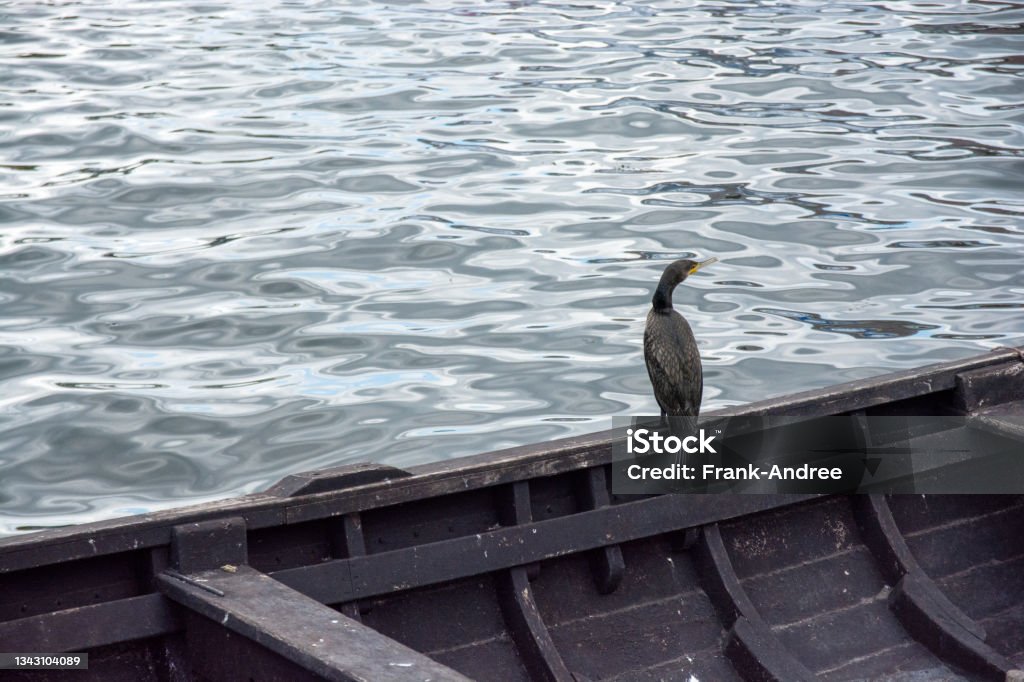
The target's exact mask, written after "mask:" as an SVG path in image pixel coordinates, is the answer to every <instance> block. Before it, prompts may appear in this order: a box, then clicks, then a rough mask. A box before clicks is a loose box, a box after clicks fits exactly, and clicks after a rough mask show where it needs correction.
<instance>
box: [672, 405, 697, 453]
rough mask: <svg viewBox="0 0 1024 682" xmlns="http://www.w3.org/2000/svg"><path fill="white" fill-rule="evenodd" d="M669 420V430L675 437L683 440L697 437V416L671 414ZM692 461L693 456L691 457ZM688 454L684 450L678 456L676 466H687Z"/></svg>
mask: <svg viewBox="0 0 1024 682" xmlns="http://www.w3.org/2000/svg"><path fill="white" fill-rule="evenodd" d="M666 418H667V419H668V430H669V433H671V434H672V435H673V436H675V437H676V438H678V439H679V440H682V439H684V438H686V437H687V436H696V435H697V415H685V414H670V415H667V417H666ZM690 458H691V459H692V458H693V456H690ZM687 463H688V462H687V454H686V453H685V452H683V451H682V450H680V451H679V453H678V454H676V464H687Z"/></svg>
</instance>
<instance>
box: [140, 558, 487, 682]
mask: <svg viewBox="0 0 1024 682" xmlns="http://www.w3.org/2000/svg"><path fill="white" fill-rule="evenodd" d="M185 577H186V578H187V580H182V579H181V578H180V577H178V576H174V575H169V574H168V573H163V574H161V575H160V576H158V578H157V584H158V587H159V589H160V591H161V592H163V593H164V594H165V595H167V596H168V597H169V598H171V599H173V600H174V601H176V602H178V603H179V604H181V605H183V606H185V607H187V608H188V609H190V610H191V611H194V612H195V613H196V614H199V615H201V616H203V617H204V618H206V619H208V621H209V622H208V623H204V625H206V626H209V625H211V624H217V625H218V626H219V627H220V628H222V629H224V630H227V631H228V632H230V633H232V634H234V635H240V636H239V637H234V638H225V639H224V640H222V641H221V642H219V643H218V644H219V647H218V648H217V649H215V650H212V651H207V652H205V654H206V656H205V658H208V659H213V660H207V661H200V662H198V665H199V667H200V668H203V667H206V666H209V668H210V669H211V670H217V669H218V665H219V662H218V660H216V659H221V660H224V661H230V662H231V665H230V668H231V674H232V675H233V676H236V679H246V678H247V676H248V675H249V674H250V673H249V671H245V670H239V669H238V666H239V665H244V662H245V661H247V660H251V661H253V664H254V666H255V665H256V664H259V666H260V667H261V668H264V666H265V665H266V664H265V663H264V662H262V661H261V658H262V657H263V656H265V655H266V653H267V652H269V653H272V654H276V656H277V657H279V658H281V659H284V661H285V662H287V663H289V664H291V665H292V666H295V667H296V668H297V669H298V670H300V671H305V672H307V673H310V674H313V675H317V676H319V677H321V678H323V679H327V680H338V681H345V682H347V681H350V680H351V681H356V680H360V681H365V680H374V681H379V682H398V681H402V682H408V681H409V680H435V681H447V680H451V681H452V682H455V681H460V682H468V679H469V678H467V677H465V676H463V675H461V674H459V673H457V672H455V671H454V670H451V669H450V668H447V667H445V666H443V665H441V664H440V663H437V662H436V661H433V660H432V659H430V658H428V657H426V656H424V655H423V654H420V653H418V652H416V651H413V650H412V649H410V648H408V647H406V646H403V645H401V644H399V643H397V642H395V641H394V640H393V639H389V638H388V637H385V636H384V635H382V634H380V633H379V632H377V631H375V630H372V629H370V628H368V627H366V626H365V625H362V624H360V623H357V622H356V621H354V620H352V619H351V618H346V617H345V616H343V615H342V614H340V613H338V612H337V611H335V610H334V609H331V608H328V607H326V606H324V605H323V604H321V603H319V602H317V601H315V600H313V599H310V598H309V597H306V596H304V595H302V594H300V593H298V592H296V591H295V590H292V589H290V588H288V587H286V586H284V585H282V584H281V583H279V582H278V581H276V580H274V579H273V578H271V577H270V576H268V575H266V574H264V573H261V572H259V571H257V570H255V569H253V568H251V567H249V566H237V567H236V566H232V567H231V568H229V569H224V568H220V569H213V570H208V571H201V572H199V573H196V574H192V575H189V576H185ZM216 592H220V593H222V594H223V596H219V595H218V594H216ZM225 646H228V647H238V648H242V649H244V651H243V652H241V654H240V653H239V652H237V651H229V650H225V649H224V647H225ZM260 649H263V650H266V651H260ZM264 670H265V668H264ZM277 670H280V671H282V672H280V673H279V674H278V675H277V676H278V677H282V678H283V676H285V675H287V674H288V673H287V672H286V671H287V670H288V668H287V667H285V666H278V667H277ZM257 677H259V678H260V679H264V677H263V676H262V675H257Z"/></svg>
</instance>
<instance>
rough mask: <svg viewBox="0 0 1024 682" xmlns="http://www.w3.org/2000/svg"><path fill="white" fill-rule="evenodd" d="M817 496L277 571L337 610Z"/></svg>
mask: <svg viewBox="0 0 1024 682" xmlns="http://www.w3.org/2000/svg"><path fill="white" fill-rule="evenodd" d="M817 497H820V496H819V495H662V496H660V497H652V498H647V499H643V500H637V501H635V502H627V503H623V504H618V505H615V506H612V507H602V508H600V509H595V510H593V511H588V512H581V513H579V514H573V515H571V516H561V517H556V518H553V519H548V520H545V521H537V522H534V523H529V524H524V525H521V526H513V527H502V528H499V529H496V530H493V531H490V532H487V533H479V534H476V535H472V536H467V537H461V538H453V539H451V540H445V541H443V542H433V543H430V544H426V545H417V546H415V547H408V548H404V549H399V550H394V551H391V552H381V553H379V554H371V555H368V556H364V557H353V558H351V559H339V560H335V561H328V562H325V563H322V564H316V565H313V566H303V567H300V568H291V569H286V570H283V571H276V572H274V573H273V574H272V575H273V576H274V577H275V578H276V579H278V580H280V581H281V582H283V583H284V584H286V585H289V586H291V587H293V588H294V589H296V590H298V591H300V592H302V593H303V594H306V595H308V596H311V597H313V598H314V599H316V600H317V601H320V602H323V603H325V604H337V603H340V602H347V601H352V600H353V599H364V598H367V597H371V596H377V595H381V594H388V593H391V592H396V591H401V590H407V589H411V588H414V587H421V586H424V585H433V584H437V583H442V582H447V581H450V580H455V579H458V578H466V577H469V576H473V575H478V574H480V573H489V572H492V571H498V570H501V569H506V568H510V567H512V566H522V565H525V564H529V563H531V562H534V561H541V560H543V559H549V558H552V557H557V556H564V555H566V554H574V553H576V552H581V551H586V550H591V549H596V548H598V547H605V546H608V545H615V544H621V543H623V542H629V541H631V540H637V539H640V538H646V537H650V536H652V535H659V534H662V533H669V532H671V531H676V530H682V529H684V528H691V527H695V526H700V525H704V524H707V523H712V522H714V521H719V520H724V519H728V518H734V517H737V516H743V515H746V514H752V513H755V512H759V511H764V510H766V509H773V508H776V507H779V506H785V505H790V504H795V503H797V502H802V501H805V500H810V499H815V498H817Z"/></svg>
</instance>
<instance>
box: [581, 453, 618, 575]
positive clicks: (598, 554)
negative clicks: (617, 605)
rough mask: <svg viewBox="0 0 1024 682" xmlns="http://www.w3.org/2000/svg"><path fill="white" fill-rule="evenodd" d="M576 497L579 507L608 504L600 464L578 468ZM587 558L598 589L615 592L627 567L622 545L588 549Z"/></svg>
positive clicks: (603, 473)
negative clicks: (581, 469) (590, 550)
mask: <svg viewBox="0 0 1024 682" xmlns="http://www.w3.org/2000/svg"><path fill="white" fill-rule="evenodd" d="M578 498H579V505H580V509H601V508H603V507H607V506H609V505H610V504H611V496H610V495H609V494H608V480H607V475H606V474H605V468H604V467H603V466H602V467H592V468H590V469H586V470H584V471H582V472H580V488H579V493H578ZM588 558H589V560H590V570H591V572H592V573H593V574H594V585H595V586H596V587H597V591H598V592H600V593H601V594H610V593H612V592H614V591H615V589H616V588H617V587H618V586H619V583H620V582H622V574H623V573H624V572H625V570H626V562H625V560H624V559H623V558H622V549H621V548H619V547H617V546H615V545H608V546H606V547H601V548H600V549H595V550H594V551H592V552H590V554H589V557H588Z"/></svg>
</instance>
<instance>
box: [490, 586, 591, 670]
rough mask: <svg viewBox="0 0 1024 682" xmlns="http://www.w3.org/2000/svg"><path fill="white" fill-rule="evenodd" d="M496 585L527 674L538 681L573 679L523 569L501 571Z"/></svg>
mask: <svg viewBox="0 0 1024 682" xmlns="http://www.w3.org/2000/svg"><path fill="white" fill-rule="evenodd" d="M497 587H498V600H499V602H500V603H501V611H502V614H503V615H504V617H505V623H506V624H507V625H508V629H509V633H510V634H511V635H512V641H514V642H515V644H516V648H517V649H519V651H520V656H521V657H522V660H523V663H524V665H526V669H527V670H529V672H530V676H531V677H532V678H533V679H534V680H536V681H537V682H573V677H572V675H571V674H570V673H569V670H568V669H567V668H566V667H565V663H564V662H563V661H562V656H561V654H559V653H558V649H557V648H555V643H554V642H552V641H551V634H550V633H549V632H548V629H547V626H546V625H545V624H544V619H543V618H541V615H540V611H539V610H538V609H537V603H536V602H535V601H534V599H533V591H532V590H531V589H530V580H529V577H528V576H527V574H526V569H525V568H521V567H517V568H513V569H511V570H509V571H504V572H502V573H501V574H499V575H498V578H497Z"/></svg>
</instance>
